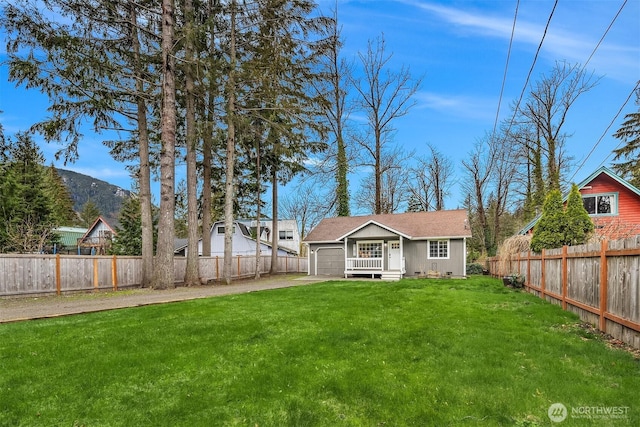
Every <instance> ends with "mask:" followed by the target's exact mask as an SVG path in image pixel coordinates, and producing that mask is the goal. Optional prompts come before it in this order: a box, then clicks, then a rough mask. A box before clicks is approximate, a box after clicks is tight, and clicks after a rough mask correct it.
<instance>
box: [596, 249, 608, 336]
mask: <svg viewBox="0 0 640 427" xmlns="http://www.w3.org/2000/svg"><path fill="white" fill-rule="evenodd" d="M608 246H609V242H608V241H607V240H603V241H602V242H601V243H600V323H599V328H598V329H600V330H601V331H602V332H607V329H606V328H607V319H606V318H605V317H604V315H605V313H606V312H607V284H608V283H607V281H608V271H607V269H608V268H607V247H608Z"/></svg>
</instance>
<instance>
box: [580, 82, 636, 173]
mask: <svg viewBox="0 0 640 427" xmlns="http://www.w3.org/2000/svg"><path fill="white" fill-rule="evenodd" d="M639 87H640V80H638V82H637V83H636V85H635V87H634V88H633V89H632V90H631V92H630V93H629V96H628V97H627V100H626V101H624V103H623V104H622V106H621V107H620V109H619V110H618V112H617V113H616V115H615V116H614V117H613V119H612V120H611V123H609V126H607V128H606V129H605V130H604V132H603V133H602V135H600V138H599V139H598V141H597V142H596V143H595V144H594V145H593V148H591V151H589V154H587V157H585V158H584V160H583V161H582V163H581V164H580V166H579V167H578V169H576V171H575V172H574V173H573V175H572V176H571V179H569V181H573V178H574V177H575V176H576V174H577V173H578V171H579V170H580V169H582V167H583V166H584V164H585V163H586V162H587V160H588V159H589V157H591V155H592V154H593V152H594V151H595V149H596V147H597V146H598V145H599V144H600V142H602V139H603V138H604V137H605V135H606V134H607V133H608V132H609V129H610V128H611V126H613V123H615V121H616V119H617V118H618V116H619V115H620V113H622V110H623V109H624V107H626V106H627V104H628V103H629V100H630V99H631V97H632V96H633V94H634V93H635V91H636V90H638V88H639ZM620 144H622V141H621V142H620ZM620 144H618V147H619V146H620ZM618 147H616V149H617V148H618ZM612 153H613V151H612V152H611V153H609V155H608V156H607V157H605V159H604V160H603V161H602V162H601V163H600V164H599V165H598V167H600V166H602V165H603V164H604V162H606V161H607V159H608V158H609V157H611V154H612Z"/></svg>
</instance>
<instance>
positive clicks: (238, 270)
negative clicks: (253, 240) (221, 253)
mask: <svg viewBox="0 0 640 427" xmlns="http://www.w3.org/2000/svg"><path fill="white" fill-rule="evenodd" d="M238 277H240V255H238Z"/></svg>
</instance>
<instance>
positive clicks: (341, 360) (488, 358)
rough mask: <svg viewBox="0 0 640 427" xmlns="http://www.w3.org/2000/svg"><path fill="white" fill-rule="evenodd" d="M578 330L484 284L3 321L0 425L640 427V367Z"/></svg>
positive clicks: (359, 285) (534, 302)
mask: <svg viewBox="0 0 640 427" xmlns="http://www.w3.org/2000/svg"><path fill="white" fill-rule="evenodd" d="M577 322H578V320H577V317H575V316H574V315H572V314H569V313H566V312H563V311H561V310H560V309H559V308H558V307H556V306H553V305H550V304H548V303H545V302H543V301H542V300H540V299H538V298H535V297H533V296H531V295H528V294H525V293H521V292H515V291H512V290H510V289H506V288H504V287H503V285H502V283H501V282H500V281H498V280H496V279H491V278H488V277H474V278H472V279H470V280H466V281H461V280H403V281H401V282H396V283H387V282H380V281H377V282H357V281H356V282H348V281H340V282H328V283H321V284H316V285H309V286H301V287H295V288H287V289H281V290H273V291H265V292H259V293H250V294H243V295H235V296H226V297H217V298H211V299H205V300H196V301H190V302H184V303H172V304H166V305H157V306H147V307H139V308H133V309H125V310H115V311H110V312H102V313H94V314H85V315H79V316H71V317H65V318H57V319H48V320H41V321H29V322H22V323H13V324H5V325H0V425H1V426H13V425H16V426H17V425H21V426H106V425H109V426H212V425H220V426H236V425H237V426H251V427H254V426H403V425H411V426H429V425H434V426H459V425H463V426H464V425H468V426H475V425H483V426H485V425H486V426H493V425H505V426H511V425H520V426H535V425H552V424H553V423H552V422H551V421H550V419H549V417H548V415H547V411H548V409H549V407H550V405H552V404H554V403H562V404H563V405H565V407H566V408H567V410H568V417H567V419H566V420H565V421H564V422H562V423H560V424H553V425H561V426H573V425H640V361H638V360H635V359H634V358H633V357H632V356H631V355H630V354H629V353H627V352H624V351H622V350H613V349H609V348H608V347H607V346H606V344H605V343H604V342H602V341H600V340H599V339H598V338H597V337H595V336H591V335H589V334H588V333H585V332H584V331H583V330H582V329H581V328H579V327H577ZM585 408H586V409H585ZM612 408H614V409H612ZM623 408H627V409H623ZM587 410H588V411H589V412H590V413H593V412H594V411H603V410H604V411H612V410H614V411H616V413H617V414H618V415H617V416H616V417H612V416H605V417H603V416H598V417H593V416H592V418H591V419H588V418H585V417H586V414H585V411H587ZM572 411H581V412H582V413H581V414H580V415H581V416H582V417H583V418H577V413H573V412H572ZM621 412H622V413H621ZM594 418H598V419H594Z"/></svg>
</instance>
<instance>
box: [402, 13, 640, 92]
mask: <svg viewBox="0 0 640 427" xmlns="http://www.w3.org/2000/svg"><path fill="white" fill-rule="evenodd" d="M399 2H401V3H404V4H407V5H411V6H413V7H415V8H417V9H421V10H423V11H425V12H427V13H430V14H432V15H434V16H436V17H437V18H439V19H440V20H441V21H442V22H445V23H447V24H451V25H452V26H453V29H454V31H455V32H457V33H459V34H462V35H474V34H475V35H481V36H485V37H494V38H501V39H505V40H509V38H510V37H511V31H512V25H513V11H510V16H509V15H503V16H502V15H500V16H496V15H492V14H490V13H491V12H485V11H480V10H477V9H476V10H473V11H471V10H462V9H458V8H454V7H448V6H442V5H439V4H434V3H430V2H423V1H419V0H399ZM575 5H576V3H570V5H569V6H566V7H571V8H572V10H571V12H570V14H569V13H568V11H567V10H561V8H562V7H563V6H564V5H563V4H560V5H559V6H558V7H557V9H556V11H555V13H554V17H553V18H552V20H551V24H550V26H549V29H548V32H547V34H546V36H545V39H544V43H543V46H542V50H541V54H542V55H543V56H545V57H547V58H548V59H551V60H568V61H570V62H577V63H585V62H586V61H587V59H588V58H589V56H590V55H591V53H592V52H593V50H594V48H595V46H596V45H597V43H598V41H599V40H600V38H601V37H602V36H603V34H604V32H605V30H606V29H607V27H608V26H609V24H610V23H611V20H612V19H613V17H614V15H615V12H616V11H617V10H618V8H617V5H616V6H615V7H608V8H607V9H606V14H605V13H596V10H595V9H589V6H590V5H589V4H588V3H587V4H585V5H584V7H583V8H575V7H574V6H575ZM594 7H595V6H594ZM523 8H529V10H526V11H523V10H522V9H523ZM532 8H533V9H534V10H531V9H532ZM524 12H528V13H524ZM598 12H602V11H600V10H599V11H598ZM623 12H624V13H622V14H621V15H620V17H619V18H618V19H617V20H616V22H615V24H614V26H613V27H612V30H611V32H609V33H608V34H607V37H606V38H605V39H604V41H603V43H602V44H601V45H600V46H599V48H598V50H597V51H596V54H595V55H594V57H593V59H592V60H591V62H590V63H589V65H588V68H591V69H595V70H596V74H605V75H607V76H608V77H612V78H615V79H617V80H621V81H626V82H629V81H631V82H633V81H635V79H637V76H638V72H639V71H640V61H639V59H638V58H640V46H638V45H637V43H633V40H634V38H633V37H621V36H620V33H622V34H624V33H627V34H628V32H629V31H630V32H634V31H635V32H636V33H638V34H640V32H639V31H638V29H637V27H629V28H626V27H627V26H628V22H629V21H625V19H624V18H625V17H627V16H633V15H634V14H636V18H637V13H638V7H637V5H634V4H631V5H628V6H627V7H626V9H625V10H624V11H623ZM550 13H551V4H550V3H535V2H534V3H532V4H521V10H520V13H519V15H518V19H517V22H516V29H515V34H514V43H516V44H518V43H521V44H525V45H528V46H529V47H530V48H532V49H533V48H536V49H537V47H538V45H539V44H540V41H541V39H542V36H543V33H544V28H545V25H546V23H547V18H548V17H549V14H550ZM567 15H571V17H572V19H569V18H568V16H567ZM529 16H535V17H536V20H535V22H533V21H532V20H531V18H529ZM616 29H618V34H616V31H615V30H616ZM636 41H637V40H636ZM531 59H532V60H533V57H532V58H531Z"/></svg>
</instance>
